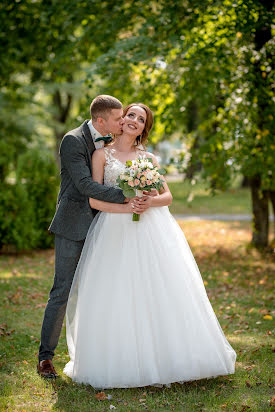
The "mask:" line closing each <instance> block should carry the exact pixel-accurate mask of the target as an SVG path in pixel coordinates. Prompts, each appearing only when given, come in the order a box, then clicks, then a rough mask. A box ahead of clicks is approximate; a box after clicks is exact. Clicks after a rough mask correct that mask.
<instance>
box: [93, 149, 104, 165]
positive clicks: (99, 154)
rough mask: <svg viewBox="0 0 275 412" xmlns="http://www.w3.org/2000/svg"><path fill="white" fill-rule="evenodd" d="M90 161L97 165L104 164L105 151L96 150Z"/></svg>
mask: <svg viewBox="0 0 275 412" xmlns="http://www.w3.org/2000/svg"><path fill="white" fill-rule="evenodd" d="M92 161H93V162H97V163H103V162H105V150H104V147H103V148H102V149H96V150H95V151H94V152H93V154H92Z"/></svg>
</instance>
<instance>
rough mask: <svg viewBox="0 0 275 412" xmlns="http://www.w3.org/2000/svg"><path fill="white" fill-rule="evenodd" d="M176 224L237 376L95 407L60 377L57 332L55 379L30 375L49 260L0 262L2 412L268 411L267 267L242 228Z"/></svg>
mask: <svg viewBox="0 0 275 412" xmlns="http://www.w3.org/2000/svg"><path fill="white" fill-rule="evenodd" d="M179 224H180V226H181V227H182V229H183V230H184V233H185V236H186V238H187V240H188V242H189V244H190V247H191V249H192V251H193V253H194V256H195V258H196V261H197V263H198V265H199V267H200V270H201V273H202V276H203V279H204V282H205V286H206V290H207V294H208V296H209V299H210V301H211V304H212V306H213V308H214V310H215V313H216V315H217V317H218V319H219V322H220V324H221V326H222V328H223V331H224V333H225V335H226V337H227V339H228V340H229V342H230V344H231V345H232V346H233V347H234V349H235V350H236V352H237V362H236V373H235V374H234V375H229V376H220V377H217V378H215V379H202V380H199V381H194V382H186V383H184V384H183V385H180V384H173V385H171V388H163V389H159V388H153V387H145V388H138V389H126V390H121V389H114V390H108V391H106V394H110V395H112V399H110V400H104V401H99V400H97V399H96V397H95V395H96V393H97V392H96V391H95V390H94V389H93V388H91V387H90V386H85V385H77V384H75V383H72V381H71V380H70V379H69V378H68V377H67V376H65V375H63V373H62V369H63V367H64V365H65V363H66V362H67V361H68V359H69V358H68V354H67V346H66V339H65V329H63V331H62V335H61V339H60V342H59V345H58V349H57V352H56V356H55V366H56V368H57V370H58V372H59V373H60V377H59V378H58V379H57V380H56V381H54V382H47V381H44V380H42V379H41V378H40V377H39V376H38V375H37V373H36V356H37V351H38V345H39V334H40V327H41V322H42V317H43V312H44V307H45V302H46V300H47V295H48V292H49V289H50V287H51V283H52V276H53V266H54V253H53V251H52V250H48V251H37V252H35V253H30V254H25V255H19V256H15V255H14V256H11V255H10V256H0V282H1V283H0V284H1V303H0V305H1V321H0V324H1V329H0V332H1V337H0V338H1V342H0V345H1V359H0V364H1V385H0V388H1V395H0V399H1V401H0V410H1V411H2V410H3V411H4V410H7V411H20V412H23V411H26V412H29V411H35V412H37V411H50V410H56V411H68V412H71V411H72V412H73V411H77V412H79V411H81V412H82V411H83V412H85V411H107V410H110V405H114V406H115V407H116V410H118V411H138V410H151V411H160V410H161V411H173V410H175V411H185V412H193V411H218V412H220V411H237V412H239V411H246V410H247V411H248V410H249V411H255V412H259V411H271V410H272V406H271V399H272V394H273V384H274V382H272V377H273V375H274V373H272V372H273V371H272V363H271V362H272V350H274V349H273V347H272V344H274V338H273V336H274V308H273V306H272V304H273V287H274V285H273V278H274V273H275V263H274V260H273V259H272V256H271V255H270V254H266V255H261V254H260V253H258V252H257V251H255V250H253V249H250V248H248V247H247V245H248V243H249V241H250V225H249V223H240V222H227V223H225V222H205V221H202V222H199V224H198V222H185V221H181V222H179ZM266 315H269V316H272V319H266V318H265V316H266Z"/></svg>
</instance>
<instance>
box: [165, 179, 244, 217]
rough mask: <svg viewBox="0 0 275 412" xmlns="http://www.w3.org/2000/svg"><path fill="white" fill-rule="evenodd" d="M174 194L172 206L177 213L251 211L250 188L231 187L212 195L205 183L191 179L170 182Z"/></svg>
mask: <svg viewBox="0 0 275 412" xmlns="http://www.w3.org/2000/svg"><path fill="white" fill-rule="evenodd" d="M168 184H169V188H170V190H171V192H172V195H173V203H172V205H171V206H170V211H171V213H175V214H212V213H228V214H248V213H251V200H250V192H249V189H247V188H244V189H229V190H227V191H226V192H220V193H218V194H217V195H215V196H211V194H210V191H209V189H206V186H205V185H204V184H203V183H197V184H196V185H192V184H191V183H190V182H189V181H185V182H181V181H178V182H170V183H169V182H168Z"/></svg>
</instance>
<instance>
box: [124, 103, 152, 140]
mask: <svg viewBox="0 0 275 412" xmlns="http://www.w3.org/2000/svg"><path fill="white" fill-rule="evenodd" d="M146 118H147V114H146V111H145V110H144V109H142V107H139V106H132V107H130V108H129V110H128V111H127V113H126V115H125V117H124V124H123V132H125V133H127V134H129V135H133V137H137V136H139V135H140V134H142V132H143V130H144V127H145V123H146Z"/></svg>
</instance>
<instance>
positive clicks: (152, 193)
mask: <svg viewBox="0 0 275 412" xmlns="http://www.w3.org/2000/svg"><path fill="white" fill-rule="evenodd" d="M143 194H144V195H145V196H159V192H158V191H157V189H152V190H150V192H149V191H147V190H143Z"/></svg>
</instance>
